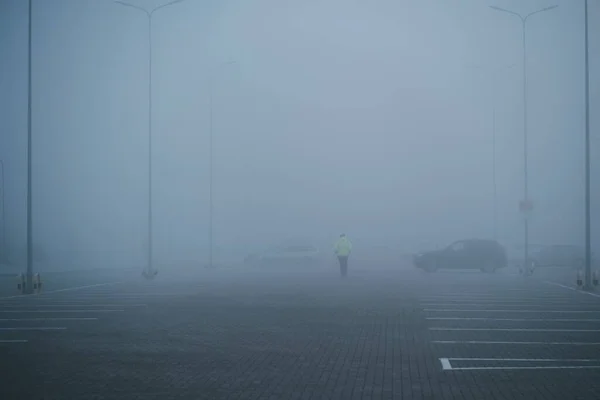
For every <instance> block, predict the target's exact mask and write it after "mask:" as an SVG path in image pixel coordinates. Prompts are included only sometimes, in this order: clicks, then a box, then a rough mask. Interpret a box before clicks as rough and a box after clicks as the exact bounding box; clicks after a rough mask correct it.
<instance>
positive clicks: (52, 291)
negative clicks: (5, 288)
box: [0, 281, 125, 300]
mask: <svg viewBox="0 0 600 400" xmlns="http://www.w3.org/2000/svg"><path fill="white" fill-rule="evenodd" d="M119 283H125V282H124V281H119V282H107V283H97V284H95V285H85V286H75V287H71V288H66V289H57V290H50V291H48V292H41V293H32V294H18V295H15V296H7V297H0V300H3V299H16V298H19V297H31V296H43V295H46V294H51V293H62V292H70V291H74V290H81V289H88V288H93V287H100V286H108V285H118V284H119Z"/></svg>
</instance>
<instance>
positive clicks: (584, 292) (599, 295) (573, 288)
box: [544, 281, 600, 297]
mask: <svg viewBox="0 0 600 400" xmlns="http://www.w3.org/2000/svg"><path fill="white" fill-rule="evenodd" d="M544 283H547V284H549V285H554V286H558V287H561V288H564V289H569V290H572V291H574V292H577V293H582V294H587V295H589V296H594V297H600V294H596V293H590V292H587V291H585V290H579V289H577V288H576V287H573V286H567V285H561V284H560V283H556V282H552V281H544Z"/></svg>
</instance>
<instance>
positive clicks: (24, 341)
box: [0, 339, 28, 343]
mask: <svg viewBox="0 0 600 400" xmlns="http://www.w3.org/2000/svg"><path fill="white" fill-rule="evenodd" d="M27 342H28V340H25V339H6V340H0V343H27Z"/></svg>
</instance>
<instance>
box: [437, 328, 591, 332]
mask: <svg viewBox="0 0 600 400" xmlns="http://www.w3.org/2000/svg"><path fill="white" fill-rule="evenodd" d="M429 330H430V331H501V332H600V329H542V328H540V329H536V328H531V329H530V328H444V327H431V328H429Z"/></svg>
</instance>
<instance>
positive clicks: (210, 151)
mask: <svg viewBox="0 0 600 400" xmlns="http://www.w3.org/2000/svg"><path fill="white" fill-rule="evenodd" d="M231 64H235V61H227V62H224V63H222V64H219V65H218V66H217V68H219V69H220V68H222V67H225V66H226V65H231ZM215 73H216V69H215V71H212V72H211V74H210V77H209V81H208V175H209V176H208V192H209V193H208V203H209V204H208V267H212V266H213V247H214V246H213V243H214V237H213V236H214V235H213V221H214V216H213V208H214V206H213V199H214V197H213V183H214V156H213V151H214V149H213V147H214V146H213V141H214V136H213V80H214V77H215Z"/></svg>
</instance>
